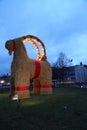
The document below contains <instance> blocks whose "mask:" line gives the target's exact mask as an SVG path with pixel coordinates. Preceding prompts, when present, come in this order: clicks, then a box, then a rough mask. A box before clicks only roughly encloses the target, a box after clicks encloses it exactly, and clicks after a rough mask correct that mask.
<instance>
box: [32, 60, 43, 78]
mask: <svg viewBox="0 0 87 130" xmlns="http://www.w3.org/2000/svg"><path fill="white" fill-rule="evenodd" d="M34 62H35V73H34V77H33V79H34V78H37V77H38V76H39V75H40V71H41V66H40V62H39V61H38V60H34Z"/></svg>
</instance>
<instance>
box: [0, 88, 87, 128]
mask: <svg viewBox="0 0 87 130" xmlns="http://www.w3.org/2000/svg"><path fill="white" fill-rule="evenodd" d="M8 95H9V93H8V92H3V93H0V130H87V89H78V88H63V87H62V88H56V89H54V90H53V94H52V95H44V96H39V95H31V98H30V99H23V100H22V101H21V104H20V107H19V106H18V103H17V102H16V101H10V100H9V99H8Z"/></svg>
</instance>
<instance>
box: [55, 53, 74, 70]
mask: <svg viewBox="0 0 87 130" xmlns="http://www.w3.org/2000/svg"><path fill="white" fill-rule="evenodd" d="M71 62H72V59H71V60H70V59H68V58H67V56H66V55H65V53H63V52H60V53H59V57H58V59H57V61H56V63H55V67H58V68H63V67H67V66H71V64H72V63H71Z"/></svg>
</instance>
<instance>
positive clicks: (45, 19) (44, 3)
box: [0, 0, 87, 75]
mask: <svg viewBox="0 0 87 130" xmlns="http://www.w3.org/2000/svg"><path fill="white" fill-rule="evenodd" d="M25 35H34V36H37V37H38V38H40V39H41V40H42V41H43V43H44V44H45V46H46V51H47V59H48V61H49V62H50V63H51V64H52V63H54V62H56V60H57V58H58V55H59V53H60V52H63V53H65V54H66V56H67V57H68V58H69V59H73V65H77V64H79V63H80V62H83V64H87V0H0V75H1V74H6V73H9V72H10V65H11V62H12V58H13V57H12V56H9V55H8V51H7V50H6V48H5V42H6V41H7V40H9V39H13V38H17V37H21V36H25ZM26 46H27V51H28V54H29V56H30V57H31V58H33V59H34V58H36V53H35V49H33V48H32V46H31V45H29V44H28V43H27V45H26Z"/></svg>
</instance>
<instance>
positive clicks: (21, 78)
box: [11, 41, 52, 99]
mask: <svg viewBox="0 0 87 130" xmlns="http://www.w3.org/2000/svg"><path fill="white" fill-rule="evenodd" d="M37 63H38V64H39V66H36V64H35V60H33V59H30V58H29V57H28V56H27V53H26V49H25V47H24V45H23V43H22V42H21V41H18V43H17V49H16V50H15V52H14V57H13V61H12V65H11V95H15V94H17V95H18V98H19V99H22V98H29V97H30V91H29V86H30V80H31V79H33V81H34V86H33V93H39V94H51V93H52V70H51V67H50V64H49V63H48V61H47V60H46V59H45V60H40V61H37ZM39 67H40V68H39ZM36 69H40V70H39V71H40V73H39V75H38V76H35V70H36ZM37 71H38V70H37ZM34 77H35V78H34Z"/></svg>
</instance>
